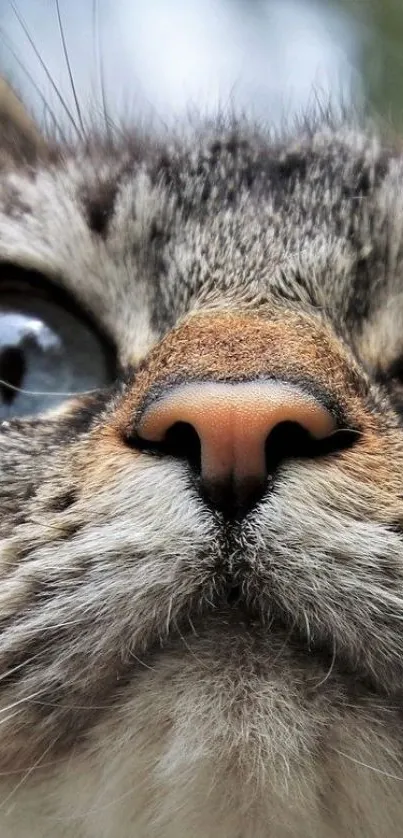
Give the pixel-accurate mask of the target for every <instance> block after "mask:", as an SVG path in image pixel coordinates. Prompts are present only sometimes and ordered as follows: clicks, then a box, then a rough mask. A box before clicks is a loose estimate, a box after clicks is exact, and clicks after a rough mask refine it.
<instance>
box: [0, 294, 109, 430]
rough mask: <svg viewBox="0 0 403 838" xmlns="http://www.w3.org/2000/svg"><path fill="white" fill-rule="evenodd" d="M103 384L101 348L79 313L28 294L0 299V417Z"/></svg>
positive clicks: (39, 408) (37, 409)
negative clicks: (77, 314) (76, 313)
mask: <svg viewBox="0 0 403 838" xmlns="http://www.w3.org/2000/svg"><path fill="white" fill-rule="evenodd" d="M109 383H110V367H109V363H108V359H107V354H106V352H105V350H104V346H103V344H102V342H101V340H100V338H99V336H98V335H97V333H96V332H95V331H93V329H92V328H91V327H90V325H88V324H87V323H86V322H84V321H83V320H82V319H80V317H77V316H76V315H75V314H74V313H73V312H72V311H69V310H66V309H64V308H63V306H61V305H58V304H56V303H54V302H53V301H51V300H48V299H43V298H42V297H39V296H38V297H36V296H35V295H34V294H32V292H31V293H28V294H27V295H24V294H22V293H21V294H4V295H3V299H1V298H0V421H1V420H2V419H8V418H11V417H13V416H29V415H35V414H38V413H43V412H44V411H46V410H49V409H51V408H54V407H57V406H58V405H59V404H60V403H61V402H63V401H65V400H66V399H67V398H69V396H71V395H74V394H79V393H81V392H87V391H89V390H94V389H98V388H100V387H105V385H108V384H109Z"/></svg>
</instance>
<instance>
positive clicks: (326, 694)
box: [0, 630, 403, 838]
mask: <svg viewBox="0 0 403 838" xmlns="http://www.w3.org/2000/svg"><path fill="white" fill-rule="evenodd" d="M225 659H226V664H225V663H224V660H225ZM319 676H322V683H319V680H318V679H319ZM386 719H387V727H386V724H385V721H386ZM386 730H387V733H386ZM401 750H402V738H401V734H400V730H399V719H398V714H397V713H395V712H394V711H392V710H391V708H390V707H387V706H385V708H384V709H382V706H381V705H380V704H379V702H377V703H376V702H374V701H373V700H372V701H371V700H369V699H368V697H367V699H365V697H363V696H362V695H361V696H359V695H356V696H355V697H353V696H352V695H346V691H345V688H344V686H343V685H341V683H340V682H339V681H338V679H337V677H336V676H335V673H334V672H333V673H332V672H330V673H328V678H327V679H326V678H325V679H323V672H321V671H320V666H319V665H318V663H317V662H315V661H314V660H313V661H312V665H311V666H310V667H308V668H307V667H306V666H301V662H300V661H298V659H297V658H295V656H293V654H292V653H291V652H290V650H289V648H288V647H287V646H284V645H283V646H281V644H280V642H279V640H278V642H275V641H274V642H272V643H270V642H266V643H264V642H263V638H260V641H259V642H257V641H256V639H255V640H254V639H253V638H251V636H249V635H247V634H245V633H242V632H240V633H237V632H235V631H230V632H225V631H224V630H222V632H219V633H218V634H217V637H216V642H215V643H213V640H212V637H211V636H210V635H207V636H204V637H200V636H196V635H194V639H193V641H189V642H188V640H187V639H186V642H183V644H182V648H180V647H179V646H178V647H177V648H176V649H172V650H170V651H165V652H163V653H161V654H160V656H159V657H158V658H157V657H156V658H155V660H154V661H153V663H152V664H151V663H149V664H147V665H144V666H143V669H142V672H141V673H140V672H139V673H138V675H137V677H136V678H135V679H133V680H132V681H131V682H130V683H129V684H127V685H126V686H125V688H124V690H122V694H121V696H120V701H119V703H118V704H117V705H116V706H115V707H114V710H113V712H111V713H110V714H108V715H105V716H104V717H103V718H102V719H101V720H99V722H98V723H97V725H96V726H95V727H94V728H93V730H92V731H91V732H90V733H89V735H88V736H87V737H86V738H85V741H84V742H83V743H82V744H81V746H79V745H77V746H76V747H75V748H74V749H73V750H72V751H71V753H69V754H68V755H66V757H65V759H63V760H60V761H59V763H58V764H57V765H55V764H54V763H53V764H52V765H51V766H50V767H49V768H46V766H45V765H44V766H43V768H42V769H41V768H40V766H38V770H37V772H36V775H35V777H34V776H32V772H31V773H29V766H27V767H26V771H24V772H21V773H20V774H18V775H15V776H12V777H9V778H7V781H5V780H1V781H0V835H2V836H3V835H4V836H7V838H160V836H161V835H163V836H164V838H189V836H190V835H191V836H194V838H206V836H208V838H234V836H237V838H238V836H240V838H293V836H295V835H298V838H338V836H340V835H346V836H347V835H348V836H349V838H364V836H365V838H379V836H380V835H382V836H383V835H385V836H386V835H387V836H388V838H400V836H401V834H402V829H403V806H402V804H401V782H402V778H401V777H400V776H399V770H398V767H397V766H398V763H399V758H400V757H401ZM45 762H46V760H44V763H45Z"/></svg>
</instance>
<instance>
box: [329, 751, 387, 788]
mask: <svg viewBox="0 0 403 838" xmlns="http://www.w3.org/2000/svg"><path fill="white" fill-rule="evenodd" d="M332 750H333V751H334V752H335V753H336V754H338V755H339V756H340V757H344V758H345V759H348V760H350V762H354V763H355V765H361V766H362V768H368V770H369V771H373V772H374V773H375V774H380V775H381V776H382V777H387V778H388V780H398V781H399V782H401V783H403V777H399V775H398V774H392V773H391V772H390V771H384V769H383V768H376V766H375V765H369V764H368V763H366V762H362V761H361V760H359V759H356V758H355V757H352V756H350V755H349V754H345V753H344V752H343V751H339V750H338V749H337V748H332Z"/></svg>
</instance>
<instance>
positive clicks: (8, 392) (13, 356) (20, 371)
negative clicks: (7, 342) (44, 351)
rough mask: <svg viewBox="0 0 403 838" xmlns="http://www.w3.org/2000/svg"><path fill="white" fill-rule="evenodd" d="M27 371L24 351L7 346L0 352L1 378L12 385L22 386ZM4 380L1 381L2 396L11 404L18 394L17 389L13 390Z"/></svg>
mask: <svg viewBox="0 0 403 838" xmlns="http://www.w3.org/2000/svg"><path fill="white" fill-rule="evenodd" d="M25 371H26V363H25V358H24V353H23V351H22V350H21V349H20V348H18V347H15V346H5V347H4V349H2V350H1V352H0V379H2V381H5V382H7V384H11V385H12V387H21V384H22V381H23V379H24V375H25ZM2 381H0V394H1V398H2V400H3V403H4V404H6V405H11V404H12V403H13V401H14V399H15V397H16V396H17V391H16V390H12V389H11V388H10V387H8V386H7V384H3V383H2Z"/></svg>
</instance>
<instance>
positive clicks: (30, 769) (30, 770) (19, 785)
mask: <svg viewBox="0 0 403 838" xmlns="http://www.w3.org/2000/svg"><path fill="white" fill-rule="evenodd" d="M59 736H60V734H59V733H58V734H57V736H56V738H55V739H53V740H52V742H50V744H49V745H48V747H47V748H45V750H44V751H43V753H42V754H41V756H40V757H38V759H37V760H35V762H34V764H33V765H31V766H30V768H28V771H26V772H25V774H24V776H23V777H21V780H19V782H18V783H17V784H16V786H14V788H13V789H11V791H10V793H9V794H8V795H7V797H5V799H4V800H3V801H2V802H1V803H0V809H3V808H4V807H5V806H6V805H7V803H9V802H10V800H12V798H13V797H14V795H15V794H16V792H17V791H18V789H20V788H21V786H22V785H23V784H24V783H25V782H26V781H27V780H28V779H29V778H30V776H31V774H32V773H33V771H35V769H36V768H38V766H39V765H40V764H41V763H42V762H43V760H44V758H45V757H46V754H48V753H49V751H51V750H52V748H53V747H54V746H55V744H56V742H57V741H58V739H59ZM10 811H11V809H9V810H8V812H6V814H7V815H8V814H9V813H10Z"/></svg>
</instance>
